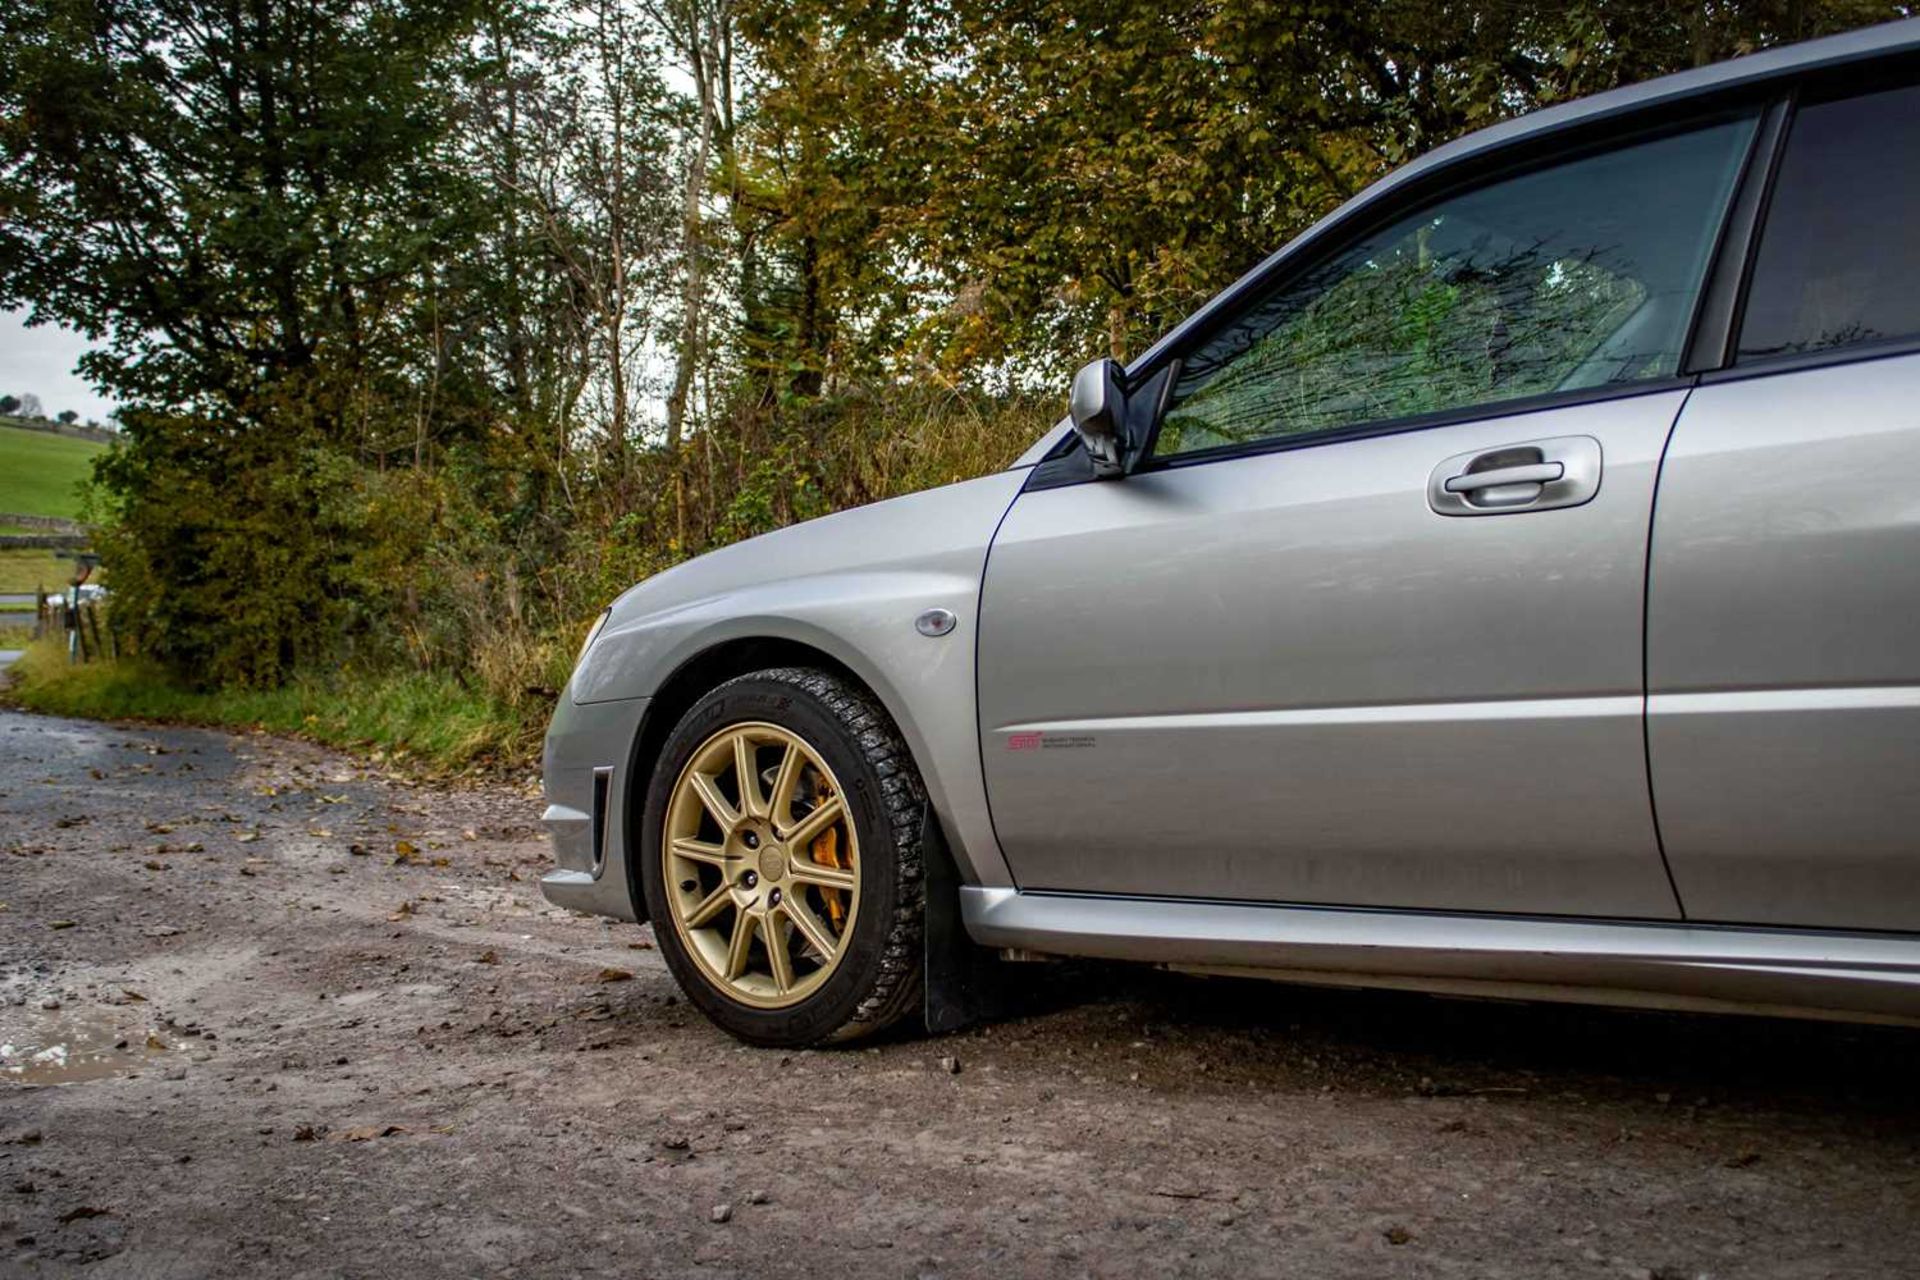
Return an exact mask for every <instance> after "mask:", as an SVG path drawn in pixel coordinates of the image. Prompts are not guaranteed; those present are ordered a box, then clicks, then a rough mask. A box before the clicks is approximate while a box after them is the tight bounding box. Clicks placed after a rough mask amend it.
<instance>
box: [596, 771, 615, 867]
mask: <svg viewBox="0 0 1920 1280" xmlns="http://www.w3.org/2000/svg"><path fill="white" fill-rule="evenodd" d="M612 796H613V766H612V765H602V766H601V767H599V768H597V769H595V770H594V771H593V876H594V879H596V880H597V879H599V878H600V870H601V868H602V867H605V866H606V865H607V841H608V840H610V839H612V838H613V834H612V832H611V831H609V830H608V827H609V825H610V824H609V823H608V821H607V815H608V806H609V804H610V802H611V800H612Z"/></svg>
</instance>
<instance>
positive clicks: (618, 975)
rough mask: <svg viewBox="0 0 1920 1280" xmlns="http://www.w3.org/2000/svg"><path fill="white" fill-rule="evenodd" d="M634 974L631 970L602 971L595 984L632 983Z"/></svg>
mask: <svg viewBox="0 0 1920 1280" xmlns="http://www.w3.org/2000/svg"><path fill="white" fill-rule="evenodd" d="M632 979H633V972H632V971H631V970H629V969H602V970H601V971H600V976H599V977H597V978H595V979H594V981H595V982H630V981H632Z"/></svg>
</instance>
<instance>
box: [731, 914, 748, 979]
mask: <svg viewBox="0 0 1920 1280" xmlns="http://www.w3.org/2000/svg"><path fill="white" fill-rule="evenodd" d="M752 945H753V917H752V916H750V915H748V914H747V913H746V912H744V911H736V912H734V915H733V937H732V938H730V939H728V940H727V974H726V977H727V981H728V982H733V981H735V980H736V979H738V978H739V977H740V976H741V975H742V974H744V973H746V971H747V952H748V949H749V948H750V947H751V946H752Z"/></svg>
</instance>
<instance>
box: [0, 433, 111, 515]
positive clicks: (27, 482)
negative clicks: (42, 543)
mask: <svg viewBox="0 0 1920 1280" xmlns="http://www.w3.org/2000/svg"><path fill="white" fill-rule="evenodd" d="M105 447H106V446H104V445H98V444H95V443H94V442H93V441H91V440H75V439H73V438H72V437H71V436H57V435H54V434H53V433H51V432H48V431H24V430H22V429H20V428H19V427H0V511H5V512H10V513H12V514H14V515H24V516H62V517H65V518H66V519H69V520H72V519H77V518H78V517H79V515H80V493H79V488H78V486H79V484H80V482H81V481H82V480H86V479H88V478H89V477H91V476H92V475H93V460H94V458H95V457H96V456H97V455H98V454H99V453H100V451H101V450H102V449H103V448H105Z"/></svg>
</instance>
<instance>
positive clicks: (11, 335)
mask: <svg viewBox="0 0 1920 1280" xmlns="http://www.w3.org/2000/svg"><path fill="white" fill-rule="evenodd" d="M86 349H87V340H86V339H85V338H83V337H81V336H80V335H79V334H77V333H73V332H70V331H69V330H66V329H59V328H55V327H54V326H53V325H50V324H43V325H41V326H40V327H38V328H36V329H29V328H27V325H26V317H25V315H24V314H22V313H20V312H17V311H0V395H15V396H18V395H25V394H26V393H28V392H32V393H33V394H34V395H36V396H39V397H40V404H41V405H42V407H44V408H45V409H46V413H47V416H48V417H49V418H51V417H53V416H54V415H55V414H57V413H59V412H60V411H61V410H62V409H71V410H73V411H74V412H75V413H77V414H79V415H80V420H81V421H82V422H84V421H86V420H87V419H89V418H92V419H94V420H96V421H99V422H105V421H106V420H107V415H108V414H110V413H112V412H113V409H114V404H113V401H111V400H108V399H106V398H105V397H104V396H102V395H100V393H99V392H97V391H95V390H94V389H93V388H92V387H90V386H88V385H87V384H86V381H85V379H83V378H81V376H80V375H79V374H77V373H75V372H74V371H73V364H74V361H76V360H78V359H79V358H80V356H81V354H82V353H83V352H85V351H86Z"/></svg>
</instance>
